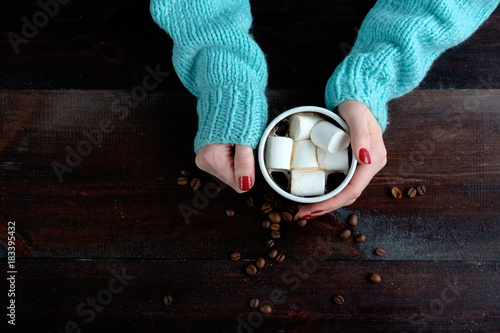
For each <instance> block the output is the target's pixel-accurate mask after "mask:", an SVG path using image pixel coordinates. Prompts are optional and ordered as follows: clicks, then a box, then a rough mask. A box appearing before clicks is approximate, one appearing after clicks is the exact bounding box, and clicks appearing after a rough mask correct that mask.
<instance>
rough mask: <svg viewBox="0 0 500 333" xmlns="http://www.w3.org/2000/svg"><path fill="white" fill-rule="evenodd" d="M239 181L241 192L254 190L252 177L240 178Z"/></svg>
mask: <svg viewBox="0 0 500 333" xmlns="http://www.w3.org/2000/svg"><path fill="white" fill-rule="evenodd" d="M238 181H239V186H240V190H242V191H248V190H249V189H251V188H252V178H251V177H249V176H242V177H240V179H238Z"/></svg>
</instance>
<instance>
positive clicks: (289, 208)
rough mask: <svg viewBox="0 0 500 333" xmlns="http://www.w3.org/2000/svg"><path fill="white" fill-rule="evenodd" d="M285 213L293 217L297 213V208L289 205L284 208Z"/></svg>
mask: <svg viewBox="0 0 500 333" xmlns="http://www.w3.org/2000/svg"><path fill="white" fill-rule="evenodd" d="M286 211H287V212H289V213H290V214H292V215H294V214H295V213H297V212H298V209H297V206H295V205H290V206H288V207H287V208H286Z"/></svg>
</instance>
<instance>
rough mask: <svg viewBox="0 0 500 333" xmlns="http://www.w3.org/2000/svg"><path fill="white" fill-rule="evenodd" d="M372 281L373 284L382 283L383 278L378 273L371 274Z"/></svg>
mask: <svg viewBox="0 0 500 333" xmlns="http://www.w3.org/2000/svg"><path fill="white" fill-rule="evenodd" d="M370 280H372V282H373V283H380V282H382V278H381V277H380V275H378V274H377V273H371V274H370Z"/></svg>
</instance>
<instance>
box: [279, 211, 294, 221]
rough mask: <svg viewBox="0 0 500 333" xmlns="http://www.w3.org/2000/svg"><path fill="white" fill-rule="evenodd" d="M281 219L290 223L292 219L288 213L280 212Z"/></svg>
mask: <svg viewBox="0 0 500 333" xmlns="http://www.w3.org/2000/svg"><path fill="white" fill-rule="evenodd" d="M281 217H282V218H283V220H284V221H285V222H290V221H292V219H293V216H292V214H290V212H281Z"/></svg>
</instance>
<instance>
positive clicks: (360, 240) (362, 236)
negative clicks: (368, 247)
mask: <svg viewBox="0 0 500 333" xmlns="http://www.w3.org/2000/svg"><path fill="white" fill-rule="evenodd" d="M365 241H366V236H365V235H363V234H361V235H359V236H358V237H356V242H358V243H364V242H365Z"/></svg>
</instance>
